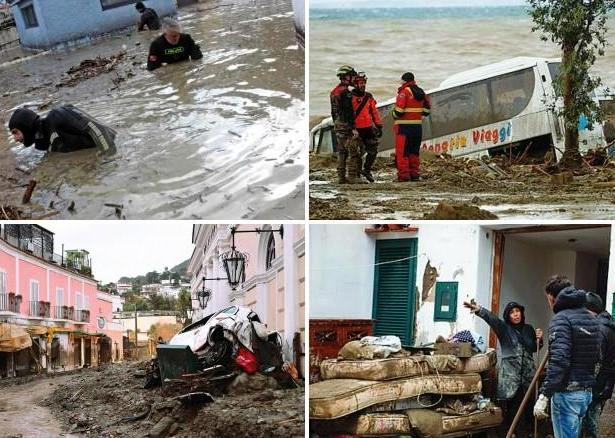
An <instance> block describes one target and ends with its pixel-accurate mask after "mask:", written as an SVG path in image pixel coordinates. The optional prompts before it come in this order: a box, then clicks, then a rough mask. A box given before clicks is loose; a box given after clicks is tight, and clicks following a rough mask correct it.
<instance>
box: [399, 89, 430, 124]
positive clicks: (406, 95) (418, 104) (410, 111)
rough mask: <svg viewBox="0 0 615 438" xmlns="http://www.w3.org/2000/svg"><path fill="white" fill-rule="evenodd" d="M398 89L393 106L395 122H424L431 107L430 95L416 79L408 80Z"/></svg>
mask: <svg viewBox="0 0 615 438" xmlns="http://www.w3.org/2000/svg"><path fill="white" fill-rule="evenodd" d="M413 90H414V91H413ZM397 91H398V92H397V99H396V100H395V107H394V108H393V118H394V119H395V124H396V125H420V124H422V123H423V116H427V115H429V112H430V109H431V103H430V102H429V96H427V94H425V92H424V91H423V90H422V89H421V88H420V87H418V86H417V85H416V82H414V81H410V82H406V83H405V84H404V85H402V86H401V87H400V88H399V89H398V90H397Z"/></svg>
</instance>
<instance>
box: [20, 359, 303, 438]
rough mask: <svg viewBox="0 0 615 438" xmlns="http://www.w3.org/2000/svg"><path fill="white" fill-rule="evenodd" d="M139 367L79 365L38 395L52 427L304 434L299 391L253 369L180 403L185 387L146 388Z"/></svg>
mask: <svg viewBox="0 0 615 438" xmlns="http://www.w3.org/2000/svg"><path fill="white" fill-rule="evenodd" d="M143 367H144V363H135V362H132V363H128V362H123V363H116V364H110V365H107V366H103V367H99V368H92V369H84V370H82V371H81V372H80V373H78V374H76V375H73V376H72V379H64V380H63V381H62V382H58V383H57V384H55V385H54V386H53V387H52V389H51V390H48V391H46V393H45V395H42V396H40V397H38V400H42V401H40V404H41V406H45V407H48V408H49V409H50V410H51V412H52V413H53V415H54V416H55V419H56V421H57V422H59V424H60V425H61V426H60V428H59V429H58V430H61V431H62V433H64V434H67V433H70V434H71V435H72V436H88V435H89V436H122V437H142V436H145V435H147V434H148V433H149V436H156V437H159V438H161V437H165V436H177V437H212V438H220V437H238V436H253V437H263V438H264V437H280V438H282V437H284V438H287V437H302V436H304V418H305V417H304V409H305V407H304V406H305V399H304V390H303V388H297V389H281V388H279V387H276V383H275V382H274V381H272V379H271V378H267V377H264V376H263V375H261V374H258V373H256V374H254V375H252V376H247V375H243V376H240V377H238V380H237V381H235V382H234V383H233V384H231V385H230V387H229V388H228V389H226V390H225V391H224V393H220V392H215V393H214V392H212V396H213V401H209V402H205V403H187V404H184V403H182V402H180V401H178V399H177V396H178V395H181V394H184V393H186V392H189V390H188V389H187V387H184V385H179V384H177V385H175V386H174V384H167V385H166V386H165V387H162V388H160V387H155V388H151V389H144V388H143V386H144V382H145V378H144V374H143V373H141V370H143ZM238 382H239V383H238ZM176 386H178V387H176ZM165 423H166V427H163V431H160V428H161V425H164V424H165ZM56 427H57V423H56ZM24 436H26V435H24Z"/></svg>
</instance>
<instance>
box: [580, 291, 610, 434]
mask: <svg viewBox="0 0 615 438" xmlns="http://www.w3.org/2000/svg"><path fill="white" fill-rule="evenodd" d="M585 307H586V308H587V310H589V311H590V312H591V313H592V314H593V315H594V316H596V318H598V322H599V323H600V371H599V372H598V375H597V376H596V384H595V385H594V387H593V389H592V402H591V403H590V404H589V407H588V408H587V414H585V418H584V419H583V436H584V437H585V438H598V437H600V431H599V424H600V415H601V414H602V408H604V404H605V403H606V401H607V400H608V399H610V398H611V396H612V395H613V386H614V384H615V322H613V321H612V319H611V315H610V314H609V312H607V311H606V310H605V307H604V301H602V298H600V295H598V294H596V293H594V292H588V293H587V295H586V297H585Z"/></svg>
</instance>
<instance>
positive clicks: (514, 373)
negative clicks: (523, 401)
mask: <svg viewBox="0 0 615 438" xmlns="http://www.w3.org/2000/svg"><path fill="white" fill-rule="evenodd" d="M513 309H518V310H519V311H520V312H521V321H520V322H519V323H517V324H513V322H512V321H511V320H510V313H511V312H512V311H513ZM477 315H478V316H479V317H481V318H482V319H484V320H485V322H486V323H487V324H489V326H490V327H491V328H492V329H493V331H494V332H495V334H496V335H497V337H498V341H499V342H500V349H501V350H502V353H501V358H502V364H501V365H500V372H499V375H498V394H497V397H498V399H500V400H509V399H511V398H513V397H514V396H515V393H517V391H518V390H519V389H521V390H522V391H523V392H525V389H526V388H528V387H529V386H530V382H531V381H532V378H533V377H534V373H535V371H536V369H535V366H534V358H533V354H534V353H536V350H537V345H536V331H535V330H534V327H532V326H531V325H530V324H526V323H525V307H523V306H522V305H521V304H519V303H517V302H515V301H511V302H510V303H508V304H507V305H506V307H505V308H504V312H503V314H502V318H498V317H497V315H494V314H493V313H491V312H489V311H488V310H487V309H485V308H484V307H481V308H480V310H479V311H478V312H477ZM541 344H542V342H541ZM541 347H542V345H541Z"/></svg>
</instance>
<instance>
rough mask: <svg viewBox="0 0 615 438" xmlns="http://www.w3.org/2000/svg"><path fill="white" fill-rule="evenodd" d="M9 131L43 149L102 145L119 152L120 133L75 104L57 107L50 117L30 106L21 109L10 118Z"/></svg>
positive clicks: (27, 144) (27, 143)
mask: <svg viewBox="0 0 615 438" xmlns="http://www.w3.org/2000/svg"><path fill="white" fill-rule="evenodd" d="M9 130H10V131H11V134H12V135H13V138H14V139H15V141H17V142H19V143H23V145H24V146H26V147H29V146H32V145H34V147H35V148H36V149H38V150H41V151H52V152H73V151H77V150H81V149H88V148H94V147H98V148H99V150H101V151H102V152H105V153H114V152H115V136H116V132H115V131H114V130H113V129H111V128H109V127H107V126H105V125H103V124H102V123H100V122H98V121H97V120H96V119H94V118H93V117H92V116H90V115H88V114H87V113H85V112H83V111H81V110H80V109H78V108H76V107H74V106H72V105H65V106H60V107H57V108H54V109H52V110H51V111H50V112H49V114H47V116H46V117H41V116H39V115H38V114H36V113H35V112H34V111H32V110H29V109H26V108H20V109H17V110H15V112H14V113H13V115H12V116H11V118H10V120H9Z"/></svg>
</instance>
